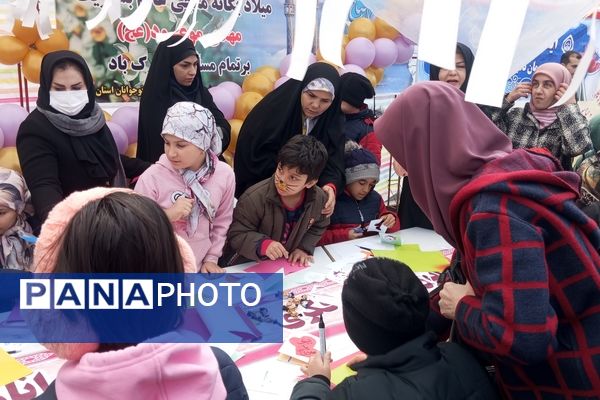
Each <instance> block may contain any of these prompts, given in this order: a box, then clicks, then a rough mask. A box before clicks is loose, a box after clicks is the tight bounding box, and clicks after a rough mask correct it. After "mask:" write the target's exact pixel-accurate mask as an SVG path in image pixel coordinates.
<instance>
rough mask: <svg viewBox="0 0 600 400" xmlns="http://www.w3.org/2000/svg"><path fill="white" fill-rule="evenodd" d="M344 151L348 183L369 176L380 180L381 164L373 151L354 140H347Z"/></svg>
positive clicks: (376, 180)
mask: <svg viewBox="0 0 600 400" xmlns="http://www.w3.org/2000/svg"><path fill="white" fill-rule="evenodd" d="M344 153H345V156H344V158H345V160H344V164H345V166H346V169H345V173H346V185H349V184H351V183H352V182H356V181H359V180H361V179H369V178H373V179H375V182H379V164H378V163H377V159H376V158H375V156H374V155H373V153H371V152H370V151H369V150H367V149H365V148H362V147H361V146H360V145H359V144H358V143H356V142H353V141H352V140H348V141H346V145H345V146H344Z"/></svg>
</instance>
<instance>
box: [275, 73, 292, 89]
mask: <svg viewBox="0 0 600 400" xmlns="http://www.w3.org/2000/svg"><path fill="white" fill-rule="evenodd" d="M289 79H290V77H289V76H285V75H284V76H282V77H281V78H279V79H277V80H276V81H275V85H274V86H273V89H277V88H278V87H279V86H281V85H282V84H284V83H285V82H286V81H287V80H289Z"/></svg>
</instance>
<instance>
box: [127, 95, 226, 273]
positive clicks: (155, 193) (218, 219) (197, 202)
mask: <svg viewBox="0 0 600 400" xmlns="http://www.w3.org/2000/svg"><path fill="white" fill-rule="evenodd" d="M161 135H162V137H163V139H164V141H165V153H164V154H163V155H162V156H161V157H160V159H159V160H158V161H157V162H156V163H155V164H154V165H152V166H151V167H150V168H148V169H147V170H146V172H144V173H143V174H142V175H141V176H140V178H139V180H138V181H137V184H136V186H135V191H136V192H139V193H141V194H143V195H145V196H148V197H150V198H151V199H153V200H155V201H156V202H157V203H158V204H159V205H160V206H161V207H162V208H163V209H164V210H165V212H166V213H167V216H168V217H169V220H170V221H171V223H172V224H173V228H174V229H175V232H176V233H177V234H178V235H180V236H181V237H183V238H184V239H185V240H186V241H187V242H188V244H189V245H190V247H191V248H192V250H193V251H194V255H195V256H196V263H197V270H198V271H200V272H223V270H222V269H221V268H220V267H219V266H218V265H217V260H218V259H219V257H220V256H221V253H222V251H223V245H224V244H225V238H226V235H227V230H228V229H229V225H230V224H231V220H232V216H233V195H234V191H235V177H234V174H233V170H232V169H231V167H230V166H229V165H227V164H226V163H224V162H222V161H219V159H218V158H217V154H219V153H220V152H221V137H220V136H219V133H218V131H217V127H216V124H215V118H214V117H213V115H212V114H211V112H210V111H208V110H207V109H206V108H204V107H202V106H201V105H199V104H196V103H193V102H189V101H184V102H179V103H176V104H175V105H173V106H172V107H171V108H169V109H168V110H167V115H166V116H165V120H164V122H163V128H162V133H161Z"/></svg>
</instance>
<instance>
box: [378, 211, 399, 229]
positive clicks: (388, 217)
mask: <svg viewBox="0 0 600 400" xmlns="http://www.w3.org/2000/svg"><path fill="white" fill-rule="evenodd" d="M395 223H396V217H394V214H385V215H383V216H382V217H381V224H382V225H385V226H386V227H387V228H391V227H392V226H394V224H395Z"/></svg>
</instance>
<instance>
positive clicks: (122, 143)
mask: <svg viewBox="0 0 600 400" xmlns="http://www.w3.org/2000/svg"><path fill="white" fill-rule="evenodd" d="M106 126H108V129H110V132H111V133H112V135H113V138H114V139H115V143H116V144H117V149H119V154H125V152H126V151H127V146H128V145H129V142H128V139H127V133H125V129H123V128H122V127H121V125H119V124H116V123H114V122H112V121H108V122H107V123H106Z"/></svg>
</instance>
